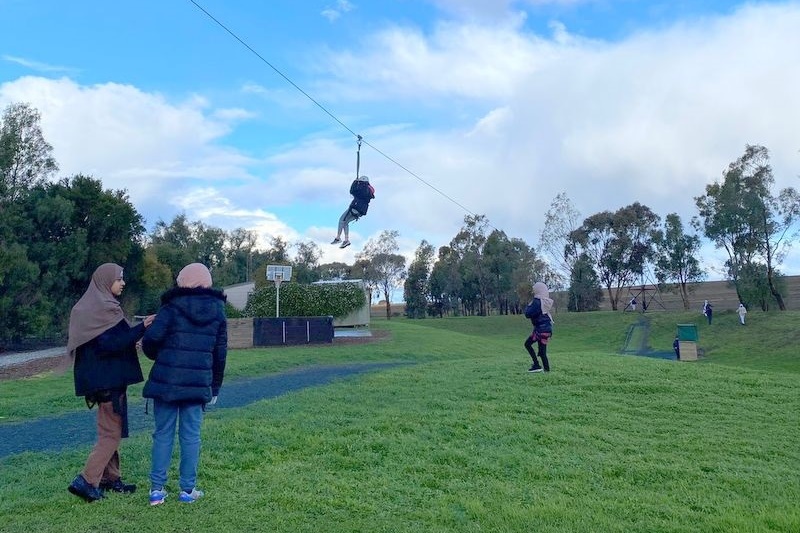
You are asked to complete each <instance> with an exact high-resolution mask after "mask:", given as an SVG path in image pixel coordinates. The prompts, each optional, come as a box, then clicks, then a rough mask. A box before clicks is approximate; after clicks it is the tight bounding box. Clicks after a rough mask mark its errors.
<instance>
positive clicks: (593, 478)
mask: <svg viewBox="0 0 800 533" xmlns="http://www.w3.org/2000/svg"><path fill="white" fill-rule="evenodd" d="M640 318H642V315H641V314H637V315H634V314H632V313H612V312H597V313H579V314H578V313H562V314H559V315H556V317H555V321H556V322H555V328H556V329H555V335H554V337H553V340H552V344H551V345H550V352H549V353H550V359H551V366H552V369H553V371H552V372H551V373H549V374H529V373H527V372H526V371H525V370H526V369H527V367H528V366H529V360H528V357H527V354H525V351H524V349H523V347H522V343H523V341H524V338H525V336H526V335H527V334H528V333H529V321H527V320H526V319H524V318H523V317H520V316H495V317H470V318H450V319H425V320H417V321H411V320H405V319H392V320H388V321H386V320H382V321H375V322H373V325H372V327H373V329H380V330H383V331H385V332H387V333H388V337H385V338H384V337H381V339H380V340H377V341H376V342H373V343H368V344H344V343H343V344H336V343H335V342H334V344H333V345H331V346H306V347H289V348H270V349H251V350H235V351H232V352H231V353H230V355H229V365H228V377H227V378H226V379H228V380H242V379H246V378H247V377H249V376H257V375H263V374H266V373H276V372H282V371H289V370H291V369H293V368H297V367H299V366H310V365H336V364H341V363H345V362H373V361H393V362H402V363H407V364H404V365H401V366H398V367H395V368H394V369H392V370H387V371H382V372H377V373H373V374H369V375H363V376H361V377H359V378H356V379H348V380H346V381H342V382H340V383H335V384H333V385H328V386H324V387H316V388H310V389H305V390H300V391H295V392H293V393H291V394H286V395H284V396H280V397H278V398H273V399H269V400H262V401H258V402H255V403H253V404H250V405H248V406H246V407H241V408H228V409H226V408H224V398H225V396H224V394H225V390H224V387H223V390H222V393H221V394H220V402H221V405H222V406H223V408H217V409H215V410H212V411H210V412H208V413H207V415H206V421H205V423H204V429H203V452H202V458H201V467H200V479H199V483H200V485H199V486H200V488H202V489H204V490H206V497H205V498H204V499H202V500H200V501H198V502H197V503H195V504H192V505H191V506H186V505H180V504H178V503H177V502H176V501H175V500H174V498H173V499H171V500H170V499H168V501H167V503H166V504H165V505H164V506H161V507H159V508H155V509H153V508H150V507H148V505H147V497H146V494H140V493H138V492H137V493H136V494H134V495H132V496H119V495H112V496H111V497H109V498H108V499H106V500H104V501H103V502H100V503H98V504H92V505H86V504H83V503H81V502H78V501H76V499H75V498H74V497H73V496H71V495H69V494H67V492H66V490H65V489H66V484H67V483H68V482H69V480H70V479H71V477H72V476H74V473H75V472H76V471H77V470H79V469H80V467H81V466H82V464H83V461H84V460H85V458H86V454H87V452H88V449H85V448H82V449H77V450H69V451H65V452H63V453H50V454H38V453H28V454H21V455H17V456H13V457H10V458H6V459H2V460H0V515H1V516H2V517H3V519H2V521H0V531H3V532H5V531H9V532H11V531H14V532H16V531H53V532H55V531H59V532H60V531H100V530H103V531H115V532H128V531H130V532H134V531H141V530H154V531H194V532H204V531H213V532H215V533H227V532H239V531H286V532H290V531H291V532H306V531H307V532H317V531H326V532H352V531H387V532H393V531H398V532H400V531H437V532H478V531H503V532H506V531H509V532H516V531H519V532H529V531H536V532H544V533H547V532H575V531H602V532H620V533H621V532H626V533H629V532H642V533H644V532H648V533H650V532H676V533H677V532H726V533H727V532H743V533H744V532H756V531H758V532H760V531H775V532H783V531H786V532H793V531H800V510H798V506H797V502H798V501H800V484H798V483H797V472H798V471H800V452H799V451H798V450H800V432H798V430H797V428H798V427H800V394H798V390H799V388H800V361H799V360H798V359H799V357H798V340H799V339H798V336H797V333H796V332H795V329H796V324H797V322H798V319H800V313H798V312H794V311H792V312H787V313H774V314H773V313H769V314H764V313H753V314H752V317H750V316H749V317H748V318H749V319H750V320H749V321H748V325H747V326H744V327H743V326H740V325H739V324H738V323H737V321H736V317H735V316H734V315H733V314H730V313H728V314H726V313H725V312H721V313H719V314H718V315H717V316H716V317H715V319H714V323H713V324H712V325H710V326H709V325H708V324H705V323H704V322H701V321H700V319H702V318H703V317H702V316H701V315H700V314H699V312H692V313H686V314H683V313H652V314H650V313H648V314H647V315H645V318H646V319H648V320H649V321H650V331H651V336H650V344H651V345H652V346H653V347H654V348H660V347H662V346H666V347H667V348H666V349H671V340H672V337H673V335H674V332H675V325H676V324H677V323H683V322H696V323H697V325H698V328H699V330H700V345H701V347H703V348H704V349H705V353H706V356H705V357H704V358H703V359H702V360H701V361H698V362H696V363H692V362H676V361H672V360H664V359H653V358H647V357H638V356H632V355H621V354H620V353H619V350H620V348H621V347H622V344H623V343H624V341H625V337H626V331H627V328H628V326H629V325H630V324H631V323H633V322H634V321H637V320H639V319H640ZM139 394H140V389H136V388H134V389H133V390H132V391H131V397H132V398H138V395H139ZM131 408H132V409H140V408H142V406H141V404H137V403H136V402H134V403H133V405H132V406H131ZM71 409H74V410H78V409H85V408H84V407H82V406H81V405H80V402H79V401H78V400H77V399H75V398H74V397H72V396H71V389H70V382H69V378H68V376H67V377H65V376H58V375H43V376H38V377H36V378H32V379H25V380H21V381H18V382H0V417H8V418H11V419H15V420H20V419H26V418H31V417H35V416H43V415H52V414H54V413H57V412H63V411H65V410H71ZM8 418H7V419H5V420H8ZM3 423H8V422H7V421H4V419H3V418H0V424H3ZM54 431H57V427H54ZM149 452H150V436H149V435H136V436H133V437H132V438H130V439H127V440H126V441H125V443H124V444H123V449H122V452H121V454H122V461H123V467H124V471H125V475H126V477H127V478H128V479H129V480H131V481H136V482H138V483H140V485H143V486H144V487H145V488H146V486H147V473H148V469H149ZM175 470H176V465H173V471H172V472H171V475H172V479H173V480H174V479H175V477H176V471H175ZM168 489H169V490H170V491H171V492H172V493H173V494H172V496H174V491H175V489H176V487H175V482H174V481H171V482H170V485H169V486H168Z"/></svg>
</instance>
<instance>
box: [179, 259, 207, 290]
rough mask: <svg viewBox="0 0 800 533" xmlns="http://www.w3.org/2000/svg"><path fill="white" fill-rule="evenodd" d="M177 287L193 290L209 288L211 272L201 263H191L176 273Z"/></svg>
mask: <svg viewBox="0 0 800 533" xmlns="http://www.w3.org/2000/svg"><path fill="white" fill-rule="evenodd" d="M175 281H177V282H178V287H185V288H195V287H204V288H206V289H210V288H211V283H212V282H211V272H209V271H208V268H206V266H205V265H204V264H202V263H191V264H189V265H186V266H185V267H183V269H181V271H180V272H179V273H178V278H177V279H176V280H175Z"/></svg>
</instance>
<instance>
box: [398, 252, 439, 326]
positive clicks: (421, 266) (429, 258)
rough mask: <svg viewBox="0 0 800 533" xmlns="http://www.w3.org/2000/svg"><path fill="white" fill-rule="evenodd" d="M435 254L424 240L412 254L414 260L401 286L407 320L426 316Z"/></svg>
mask: <svg viewBox="0 0 800 533" xmlns="http://www.w3.org/2000/svg"><path fill="white" fill-rule="evenodd" d="M435 253H436V249H435V248H434V247H433V246H432V245H431V244H430V243H429V242H428V241H426V240H424V239H423V240H422V242H420V244H419V246H418V247H417V250H416V252H414V260H413V261H412V262H411V264H410V265H409V267H408V276H407V277H406V280H405V283H404V284H403V299H404V300H405V302H406V316H407V317H409V318H425V316H426V315H427V312H428V296H429V294H430V291H429V288H428V286H429V283H428V278H429V276H430V273H431V265H432V263H433V258H434V254H435Z"/></svg>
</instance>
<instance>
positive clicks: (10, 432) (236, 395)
mask: <svg viewBox="0 0 800 533" xmlns="http://www.w3.org/2000/svg"><path fill="white" fill-rule="evenodd" d="M400 364H404V363H372V364H351V365H342V366H314V367H307V368H302V369H299V370H292V371H289V372H285V373H282V374H273V375H270V376H264V377H261V378H254V379H242V380H238V381H232V382H229V383H225V384H224V385H223V386H222V391H221V392H220V395H219V401H218V402H217V404H216V405H215V406H214V407H213V408H212V409H226V408H232V407H243V406H245V405H249V404H251V403H254V402H257V401H259V400H264V399H268V398H275V397H277V396H281V395H282V394H286V393H288V392H292V391H296V390H300V389H305V388H307V387H314V386H318V385H326V384H329V383H332V382H334V381H336V380H339V379H342V378H347V377H349V376H354V375H358V374H363V373H366V372H375V371H377V370H384V369H387V368H391V367H395V366H398V365H400ZM75 400H76V401H80V400H81V399H80V398H75ZM152 408H153V405H152V402H151V403H150V414H149V415H145V412H144V403H143V402H141V401H137V402H136V403H131V404H129V408H128V426H129V428H130V434H131V435H134V434H136V433H140V432H143V431H152V428H153V418H152V416H153V414H152ZM95 413H96V411H94V410H91V411H90V410H88V409H86V410H82V411H78V412H73V413H67V414H64V415H61V416H54V417H43V418H38V419H36V420H31V421H26V422H19V423H10V424H0V459H2V458H4V457H8V456H10V455H15V454H18V453H23V452H45V451H60V450H64V449H70V448H78V447H80V446H86V445H90V444H92V443H94V441H95V435H96V424H95V418H96V414H95Z"/></svg>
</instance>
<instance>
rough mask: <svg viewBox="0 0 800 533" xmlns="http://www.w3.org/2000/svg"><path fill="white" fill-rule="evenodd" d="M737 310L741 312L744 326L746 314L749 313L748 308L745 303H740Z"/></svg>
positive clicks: (741, 320) (740, 320) (740, 318)
mask: <svg viewBox="0 0 800 533" xmlns="http://www.w3.org/2000/svg"><path fill="white" fill-rule="evenodd" d="M736 312H737V313H738V314H739V322H741V323H742V325H743V326H744V316H745V315H746V314H747V308H746V307H745V306H744V304H743V303H740V304H739V309H737V310H736Z"/></svg>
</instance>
